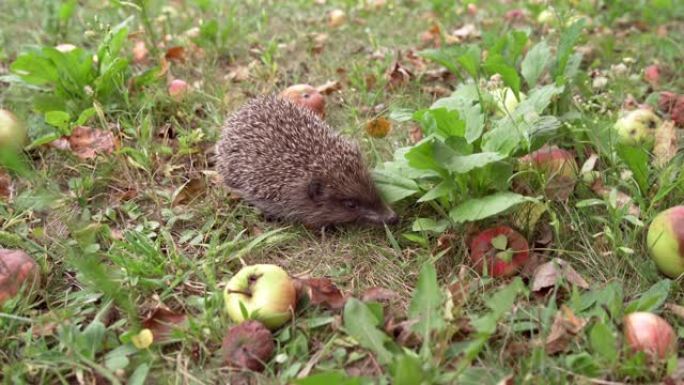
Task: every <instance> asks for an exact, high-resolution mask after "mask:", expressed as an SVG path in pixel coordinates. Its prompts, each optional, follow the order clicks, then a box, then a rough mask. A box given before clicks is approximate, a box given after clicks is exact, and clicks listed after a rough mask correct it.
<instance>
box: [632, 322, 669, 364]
mask: <svg viewBox="0 0 684 385" xmlns="http://www.w3.org/2000/svg"><path fill="white" fill-rule="evenodd" d="M623 321H624V324H623V332H624V334H625V339H626V341H627V345H629V347H630V349H631V350H632V351H634V352H644V353H646V355H647V356H648V357H649V358H650V359H652V360H654V361H656V360H664V359H667V358H668V357H669V356H670V355H671V354H673V353H675V352H676V351H677V335H676V334H675V332H674V330H673V329H672V326H670V324H669V323H667V321H665V320H664V319H663V318H662V317H660V316H657V315H655V314H652V313H648V312H635V313H630V314H627V315H626V316H625V318H624V320H623Z"/></svg>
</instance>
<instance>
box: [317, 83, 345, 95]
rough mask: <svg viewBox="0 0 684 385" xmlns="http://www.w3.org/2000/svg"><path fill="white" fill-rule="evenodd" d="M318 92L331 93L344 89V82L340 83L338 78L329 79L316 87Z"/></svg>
mask: <svg viewBox="0 0 684 385" xmlns="http://www.w3.org/2000/svg"><path fill="white" fill-rule="evenodd" d="M316 89H317V90H318V92H320V93H322V94H323V95H330V94H332V93H333V92H335V91H339V90H341V89H342V83H340V82H339V81H337V80H329V81H327V82H326V83H325V84H322V85H320V86H318V87H316Z"/></svg>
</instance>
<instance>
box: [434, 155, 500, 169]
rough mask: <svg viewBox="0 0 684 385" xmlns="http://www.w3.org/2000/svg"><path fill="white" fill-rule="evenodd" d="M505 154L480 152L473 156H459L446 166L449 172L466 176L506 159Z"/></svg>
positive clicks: (450, 160) (451, 159)
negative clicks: (477, 169) (475, 170)
mask: <svg viewBox="0 0 684 385" xmlns="http://www.w3.org/2000/svg"><path fill="white" fill-rule="evenodd" d="M504 158H505V156H504V155H503V154H499V153H498V152H479V153H476V154H472V155H465V156H459V155H455V156H452V157H451V158H450V159H449V162H448V163H447V164H445V165H444V167H446V169H447V170H449V171H453V172H455V173H458V174H465V173H467V172H470V171H471V170H474V169H476V168H481V167H485V166H487V165H489V164H491V163H494V162H498V161H500V160H502V159H504Z"/></svg>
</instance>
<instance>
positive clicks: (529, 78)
mask: <svg viewBox="0 0 684 385" xmlns="http://www.w3.org/2000/svg"><path fill="white" fill-rule="evenodd" d="M550 61H551V49H550V48H549V46H548V44H546V42H545V41H541V42H539V43H537V44H536V45H535V46H534V47H532V48H531V49H530V50H529V51H528V52H527V55H526V56H525V59H524V60H523V61H522V64H521V68H520V72H521V73H522V75H523V77H524V78H525V81H526V82H527V85H528V86H529V87H530V89H531V88H534V86H535V85H536V84H537V80H539V77H540V76H541V75H542V73H544V70H545V69H546V67H547V66H548V65H549V62H550Z"/></svg>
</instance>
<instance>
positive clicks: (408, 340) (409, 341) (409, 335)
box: [385, 318, 421, 348]
mask: <svg viewBox="0 0 684 385" xmlns="http://www.w3.org/2000/svg"><path fill="white" fill-rule="evenodd" d="M416 322H418V321H417V320H403V321H398V320H396V319H394V318H390V319H388V320H387V321H386V322H385V332H387V334H389V335H390V336H392V337H393V338H394V340H395V341H397V343H398V344H399V345H401V346H405V347H407V348H414V347H416V346H420V344H421V339H420V337H419V336H418V335H417V334H416V333H414V332H413V331H412V330H411V327H412V326H413V325H414V324H415V323H416Z"/></svg>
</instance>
